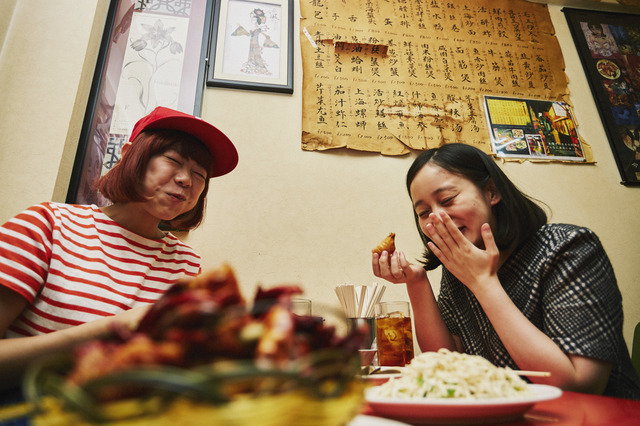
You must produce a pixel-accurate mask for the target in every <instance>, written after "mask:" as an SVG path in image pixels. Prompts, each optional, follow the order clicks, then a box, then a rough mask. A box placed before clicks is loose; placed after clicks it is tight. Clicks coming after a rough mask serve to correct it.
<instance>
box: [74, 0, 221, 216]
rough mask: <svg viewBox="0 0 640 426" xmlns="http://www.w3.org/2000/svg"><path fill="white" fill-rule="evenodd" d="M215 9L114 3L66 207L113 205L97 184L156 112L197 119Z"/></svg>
mask: <svg viewBox="0 0 640 426" xmlns="http://www.w3.org/2000/svg"><path fill="white" fill-rule="evenodd" d="M211 9H212V3H211V1H210V0H191V1H189V2H185V1H182V0H168V1H164V2H154V1H150V0H111V2H110V4H109V10H108V13H107V21H106V23H105V28H104V31H103V35H102V41H101V44H100V50H99V53H98V59H97V63H96V68H95V72H94V76H93V82H92V86H91V89H90V94H89V101H88V103H87V110H86V113H85V117H84V121H83V125H82V129H81V132H80V140H79V141H78V150H77V152H76V157H75V161H74V165H73V170H72V172H71V179H70V182H69V187H68V190H67V198H66V202H67V203H72V204H96V205H99V206H102V205H107V204H108V203H109V202H108V200H106V199H105V198H104V197H102V196H101V195H100V194H99V193H98V192H97V191H96V190H95V189H94V188H93V186H94V183H95V181H96V180H97V179H98V178H99V177H100V176H101V175H103V174H104V173H106V171H107V170H108V169H110V168H111V167H112V166H113V165H114V164H115V163H116V162H117V161H118V160H119V158H120V149H121V147H122V145H123V144H124V143H125V142H126V141H127V140H128V138H129V135H130V133H131V130H132V128H133V125H134V124H135V123H136V122H137V120H139V119H140V118H142V117H143V116H144V115H146V114H148V113H149V112H151V111H152V110H153V109H154V108H155V107H156V106H165V107H169V108H173V109H176V110H179V111H182V112H185V113H188V114H193V115H196V116H198V115H200V109H201V103H202V92H203V90H204V87H205V75H206V54H207V48H208V41H209V33H210V30H209V29H210V25H211ZM150 88H153V93H152V90H151V89H150Z"/></svg>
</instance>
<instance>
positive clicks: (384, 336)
mask: <svg viewBox="0 0 640 426" xmlns="http://www.w3.org/2000/svg"><path fill="white" fill-rule="evenodd" d="M410 312H411V311H410V307H409V302H381V303H378V304H377V305H376V343H377V346H378V364H379V365H380V366H394V367H401V366H404V365H406V364H408V363H409V361H411V360H412V359H413V329H412V327H411V313H410Z"/></svg>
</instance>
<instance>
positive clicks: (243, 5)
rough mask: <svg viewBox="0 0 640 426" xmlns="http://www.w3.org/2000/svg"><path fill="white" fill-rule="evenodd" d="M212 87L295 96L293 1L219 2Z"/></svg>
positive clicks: (210, 75)
mask: <svg viewBox="0 0 640 426" xmlns="http://www.w3.org/2000/svg"><path fill="white" fill-rule="evenodd" d="M209 49H210V50H209V64H208V77H207V85H208V86H218V87H226V88H232V89H247V90H260V91H266V92H280V93H293V0H219V1H216V3H215V8H214V12H213V24H212V31H211V41H210V43H209Z"/></svg>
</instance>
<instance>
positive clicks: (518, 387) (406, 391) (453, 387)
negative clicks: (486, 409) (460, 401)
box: [372, 349, 530, 399]
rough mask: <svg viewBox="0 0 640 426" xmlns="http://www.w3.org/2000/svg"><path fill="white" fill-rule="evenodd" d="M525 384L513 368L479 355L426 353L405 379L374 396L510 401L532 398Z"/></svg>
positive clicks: (408, 369) (385, 385)
mask: <svg viewBox="0 0 640 426" xmlns="http://www.w3.org/2000/svg"><path fill="white" fill-rule="evenodd" d="M529 394H530V391H529V389H528V387H527V382H525V381H524V380H523V379H522V378H521V377H520V376H518V374H517V373H515V372H514V371H513V370H511V369H510V368H505V367H496V366H495V365H493V364H492V363H491V362H489V361H488V360H486V359H485V358H483V357H481V356H478V355H469V354H462V353H458V352H451V351H448V350H447V349H440V350H439V351H438V352H423V353H421V354H420V355H417V356H416V357H415V358H414V359H413V360H412V361H411V362H410V363H409V364H408V365H407V366H406V367H405V368H404V369H403V370H402V375H401V376H400V377H397V378H392V379H390V380H389V381H388V382H386V383H383V384H382V385H380V386H378V387H376V388H375V391H374V392H372V395H374V396H378V397H390V398H472V399H483V398H506V397H515V396H525V395H529Z"/></svg>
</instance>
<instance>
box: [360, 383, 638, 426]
mask: <svg viewBox="0 0 640 426" xmlns="http://www.w3.org/2000/svg"><path fill="white" fill-rule="evenodd" d="M362 414H366V415H370V416H376V413H375V412H373V410H371V408H370V407H368V406H365V407H364V411H363V413H362ZM477 424H486V423H477ZM498 424H499V425H501V426H532V425H545V426H569V425H570V426H578V425H584V426H590V425H592V426H640V401H634V400H629V399H621V398H612V397H606V396H596V395H589V394H583V393H577V392H567V391H565V392H563V393H562V396H561V397H560V398H557V399H554V400H551V401H543V402H539V403H537V404H536V405H534V406H533V408H531V409H530V410H529V411H527V412H526V413H525V415H524V417H523V418H520V419H519V420H516V421H511V422H506V423H498Z"/></svg>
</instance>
